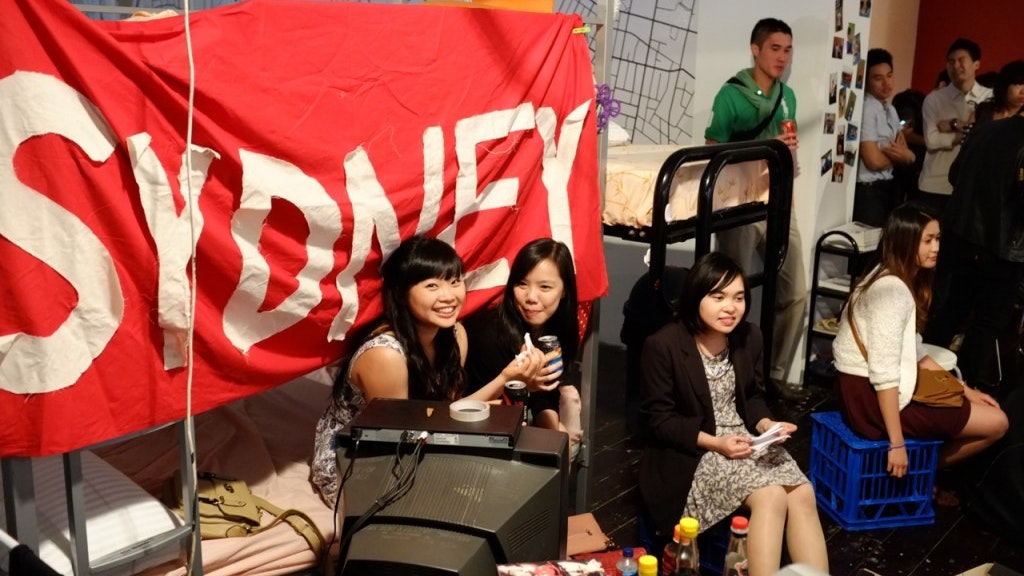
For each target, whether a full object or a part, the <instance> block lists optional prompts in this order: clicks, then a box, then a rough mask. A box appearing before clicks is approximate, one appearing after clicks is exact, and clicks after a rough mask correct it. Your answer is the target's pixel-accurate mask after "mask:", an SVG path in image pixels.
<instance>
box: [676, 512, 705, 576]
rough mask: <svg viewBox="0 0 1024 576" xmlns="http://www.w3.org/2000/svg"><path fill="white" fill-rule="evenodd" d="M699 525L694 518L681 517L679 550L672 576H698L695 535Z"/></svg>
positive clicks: (698, 530)
mask: <svg viewBox="0 0 1024 576" xmlns="http://www.w3.org/2000/svg"><path fill="white" fill-rule="evenodd" d="M698 532H700V523H699V522H698V521H697V519H696V518H690V517H689V516H685V517H683V519H682V520H680V521H679V548H677V549H676V562H675V567H674V572H672V574H674V575H678V576H699V575H700V560H699V558H698V557H697V533H698Z"/></svg>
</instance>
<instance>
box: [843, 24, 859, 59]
mask: <svg viewBox="0 0 1024 576" xmlns="http://www.w3.org/2000/svg"><path fill="white" fill-rule="evenodd" d="M856 33H857V25H856V24H854V23H853V22H850V23H849V24H847V25H846V53H847V54H853V37H854V35H855V34H856Z"/></svg>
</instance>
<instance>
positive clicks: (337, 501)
mask: <svg viewBox="0 0 1024 576" xmlns="http://www.w3.org/2000/svg"><path fill="white" fill-rule="evenodd" d="M358 455H359V438H356V443H355V445H354V446H352V457H351V458H349V460H348V466H346V467H345V472H344V473H343V474H342V475H341V480H340V481H339V482H338V491H337V492H336V493H335V494H334V533H333V534H331V540H330V541H329V542H328V543H327V548H326V549H325V550H324V562H325V563H326V562H327V561H328V560H329V559H330V556H331V546H333V545H334V539H335V538H337V537H338V533H339V532H341V525H340V524H339V522H338V509H339V508H340V506H341V491H342V490H344V489H345V483H346V482H348V479H349V477H351V476H352V469H353V468H354V467H355V463H356V457H357V456H358ZM338 552H339V554H340V552H341V550H340V549H339V550H338ZM340 572H341V557H340V556H339V557H338V564H337V565H336V566H335V567H334V573H335V574H340Z"/></svg>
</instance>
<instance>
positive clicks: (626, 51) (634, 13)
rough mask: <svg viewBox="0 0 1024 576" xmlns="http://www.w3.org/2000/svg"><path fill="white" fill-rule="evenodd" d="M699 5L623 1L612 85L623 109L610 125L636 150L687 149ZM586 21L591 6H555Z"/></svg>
mask: <svg viewBox="0 0 1024 576" xmlns="http://www.w3.org/2000/svg"><path fill="white" fill-rule="evenodd" d="M696 2H697V0H622V1H621V3H620V5H619V11H618V14H617V16H616V19H615V32H614V34H613V42H614V44H613V46H612V57H611V67H610V69H609V78H610V84H611V85H612V88H613V96H614V97H615V99H616V100H618V101H619V102H620V103H621V104H622V111H621V113H620V114H619V116H618V117H616V118H615V119H614V120H615V122H616V123H618V124H619V125H620V126H622V127H623V128H625V129H626V131H627V132H628V133H629V135H630V138H631V141H632V142H633V143H636V144H680V143H689V142H690V141H691V138H692V131H693V113H692V111H691V108H690V107H691V104H692V103H693V94H694V89H695V81H696V80H695V78H696V74H695V70H696V54H697V14H696ZM555 9H556V10H557V11H559V12H566V13H568V12H575V13H577V14H581V15H583V16H584V18H588V17H591V16H592V15H593V11H594V2H593V0H557V2H556V3H555Z"/></svg>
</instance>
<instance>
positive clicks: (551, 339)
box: [537, 336, 562, 366]
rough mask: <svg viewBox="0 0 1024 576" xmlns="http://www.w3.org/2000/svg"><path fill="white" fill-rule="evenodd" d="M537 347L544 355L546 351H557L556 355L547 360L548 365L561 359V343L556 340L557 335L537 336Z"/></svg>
mask: <svg viewBox="0 0 1024 576" xmlns="http://www.w3.org/2000/svg"><path fill="white" fill-rule="evenodd" d="M537 348H538V349H539V350H540V351H541V352H543V353H544V355H545V356H546V355H547V354H548V352H558V356H556V357H554V358H552V359H551V360H550V361H548V366H551V365H552V364H555V363H557V362H560V361H561V360H562V343H561V342H559V341H558V336H541V337H540V338H537Z"/></svg>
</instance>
